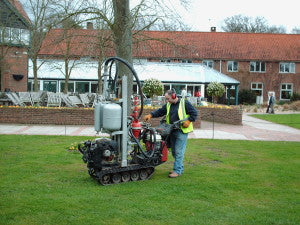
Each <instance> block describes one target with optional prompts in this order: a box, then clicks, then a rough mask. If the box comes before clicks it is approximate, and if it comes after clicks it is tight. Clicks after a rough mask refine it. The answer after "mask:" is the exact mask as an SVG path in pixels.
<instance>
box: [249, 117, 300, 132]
mask: <svg viewBox="0 0 300 225" xmlns="http://www.w3.org/2000/svg"><path fill="white" fill-rule="evenodd" d="M251 116H253V117H256V118H258V119H262V120H267V121H270V122H274V123H278V124H282V125H286V126H289V127H294V128H297V129H300V114H253V115H251Z"/></svg>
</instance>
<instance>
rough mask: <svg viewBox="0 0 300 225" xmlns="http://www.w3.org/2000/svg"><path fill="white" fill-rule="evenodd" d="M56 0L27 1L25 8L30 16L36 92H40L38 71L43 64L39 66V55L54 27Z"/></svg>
mask: <svg viewBox="0 0 300 225" xmlns="http://www.w3.org/2000/svg"><path fill="white" fill-rule="evenodd" d="M55 5H56V0H27V1H24V6H25V9H26V11H27V13H28V14H29V16H30V18H31V21H32V27H31V47H30V50H29V58H30V59H31V61H32V66H33V69H32V70H33V77H34V91H38V90H39V87H38V70H39V68H40V66H41V65H42V64H43V63H40V64H38V54H39V51H40V49H41V47H42V43H43V40H44V39H45V36H46V33H47V31H49V29H51V27H53V26H54V20H53V14H54V13H55V11H54V8H55Z"/></svg>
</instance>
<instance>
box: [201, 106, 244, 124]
mask: <svg viewBox="0 0 300 225" xmlns="http://www.w3.org/2000/svg"><path fill="white" fill-rule="evenodd" d="M199 110H200V118H201V120H206V121H213V120H214V121H215V122H218V123H226V124H233V125H242V116H243V111H242V110H241V109H238V108H232V109H221V108H208V107H200V108H199Z"/></svg>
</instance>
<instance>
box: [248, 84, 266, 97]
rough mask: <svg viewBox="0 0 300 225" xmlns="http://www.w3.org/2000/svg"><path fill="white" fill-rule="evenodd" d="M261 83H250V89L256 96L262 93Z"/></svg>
mask: <svg viewBox="0 0 300 225" xmlns="http://www.w3.org/2000/svg"><path fill="white" fill-rule="evenodd" d="M263 87H264V85H263V83H251V90H252V91H253V92H254V93H255V95H256V96H262V95H263Z"/></svg>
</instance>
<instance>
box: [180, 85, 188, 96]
mask: <svg viewBox="0 0 300 225" xmlns="http://www.w3.org/2000/svg"><path fill="white" fill-rule="evenodd" d="M180 95H181V98H185V97H186V95H187V92H186V89H185V87H183V88H182V89H181V94H180Z"/></svg>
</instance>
